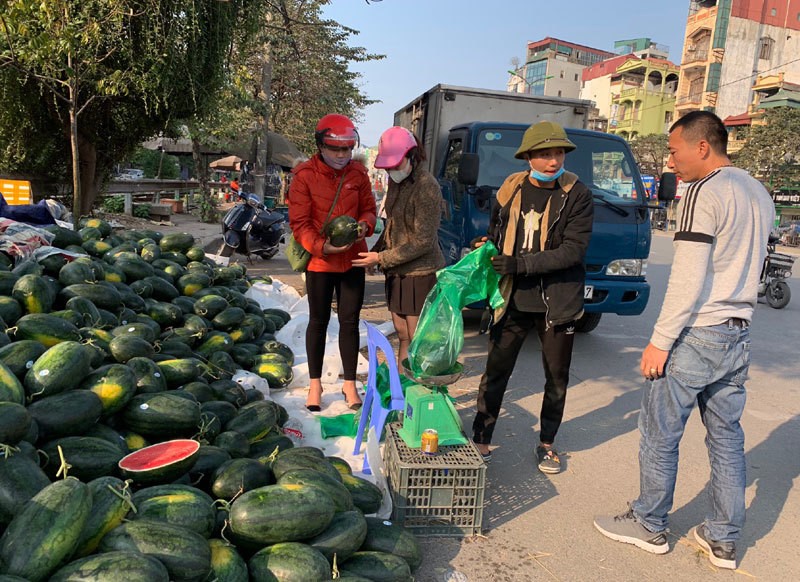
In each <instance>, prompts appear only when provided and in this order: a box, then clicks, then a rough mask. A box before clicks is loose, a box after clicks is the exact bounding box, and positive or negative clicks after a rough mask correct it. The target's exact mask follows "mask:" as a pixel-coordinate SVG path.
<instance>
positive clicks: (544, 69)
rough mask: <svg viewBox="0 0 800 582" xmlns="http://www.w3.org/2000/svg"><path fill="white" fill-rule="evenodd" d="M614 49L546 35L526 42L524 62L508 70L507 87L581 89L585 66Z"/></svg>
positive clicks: (553, 92)
mask: <svg viewBox="0 0 800 582" xmlns="http://www.w3.org/2000/svg"><path fill="white" fill-rule="evenodd" d="M613 56H614V53H611V52H608V51H603V50H600V49H595V48H591V47H587V46H584V45H580V44H576V43H572V42H567V41H563V40H559V39H557V38H551V37H547V38H544V39H542V40H539V41H536V42H530V43H528V47H527V51H526V57H525V64H524V65H522V66H520V67H518V68H517V70H516V71H509V73H510V75H509V80H508V84H507V86H506V88H507V90H508V91H513V92H517V93H529V94H531V95H547V96H548V97H569V98H572V99H577V98H578V96H579V95H580V92H581V85H582V74H583V70H584V69H585V68H586V67H589V66H591V65H593V64H595V63H598V62H600V61H603V60H606V59H609V58H611V57H613Z"/></svg>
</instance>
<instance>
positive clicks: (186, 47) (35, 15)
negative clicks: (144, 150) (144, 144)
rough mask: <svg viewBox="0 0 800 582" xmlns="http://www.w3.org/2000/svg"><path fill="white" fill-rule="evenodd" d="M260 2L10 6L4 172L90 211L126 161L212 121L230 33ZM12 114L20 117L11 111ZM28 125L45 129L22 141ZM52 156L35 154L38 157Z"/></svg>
mask: <svg viewBox="0 0 800 582" xmlns="http://www.w3.org/2000/svg"><path fill="white" fill-rule="evenodd" d="M259 4H260V3H259V2H256V1H255V0H231V1H228V2H220V1H218V0H194V1H190V0H83V1H82V2H72V1H70V0H39V1H38V2H30V1H28V0H10V1H8V2H7V3H6V8H5V10H4V12H3V13H2V15H0V71H2V74H0V83H2V85H0V93H2V94H10V95H14V96H17V97H20V96H24V98H25V100H26V102H25V103H24V104H23V105H15V104H9V103H8V101H7V100H4V102H3V103H0V141H1V142H4V143H7V144H9V145H8V146H7V147H6V150H5V152H4V155H3V157H2V158H0V162H3V163H4V164H5V166H4V168H5V169H6V170H13V171H18V172H31V171H33V172H36V173H39V174H44V175H46V176H48V177H49V178H50V179H52V180H53V181H62V180H63V179H64V178H66V176H65V175H64V174H63V173H62V171H63V170H64V169H65V168H66V167H67V166H66V165H65V164H57V163H52V162H53V161H54V160H58V159H63V156H64V154H65V153H66V152H70V154H71V164H70V165H71V170H72V189H73V211H74V214H75V217H76V220H77V218H78V217H79V216H80V215H81V214H84V213H88V212H89V211H90V210H91V207H92V204H93V202H94V199H95V197H96V195H97V192H98V189H99V187H100V186H101V185H102V183H103V182H104V181H105V180H106V179H107V178H108V176H109V175H110V172H111V169H112V167H113V165H114V164H115V163H116V162H117V160H119V159H121V158H123V157H125V156H126V155H128V154H130V153H131V152H132V151H133V150H134V149H135V147H136V146H137V145H138V144H139V143H140V142H141V141H143V140H144V139H146V138H149V137H151V136H153V135H155V134H157V133H158V132H161V131H170V130H171V129H172V128H173V127H174V125H175V124H176V123H177V121H178V120H180V119H185V118H188V117H190V116H191V115H193V114H195V113H196V112H198V111H199V112H202V111H204V108H205V107H206V105H207V103H208V102H209V101H210V98H211V96H213V95H214V93H215V91H216V90H217V89H218V88H219V86H220V85H221V83H222V82H223V79H224V71H225V67H226V63H227V58H228V55H229V51H230V48H231V44H232V41H231V39H232V38H233V36H234V35H233V34H232V32H231V31H234V30H238V29H239V28H240V27H239V24H240V21H242V20H244V19H245V17H246V16H247V15H248V14H249V13H250V12H251V11H255V10H257V7H258V5H259ZM9 109H12V111H9ZM19 113H24V114H26V115H28V116H29V117H27V118H26V119H24V120H23V121H22V123H21V124H20V125H26V126H27V127H28V128H31V129H34V128H35V129H37V130H39V131H40V132H42V133H39V134H38V135H37V136H31V135H28V134H21V133H20V132H19V125H17V126H15V125H14V119H15V114H19ZM36 145H40V146H44V147H43V153H42V154H41V155H37V154H34V153H32V152H33V151H34V149H33V146H36Z"/></svg>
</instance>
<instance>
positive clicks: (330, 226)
mask: <svg viewBox="0 0 800 582" xmlns="http://www.w3.org/2000/svg"><path fill="white" fill-rule="evenodd" d="M360 230H361V227H360V226H359V225H358V222H357V221H356V219H355V218H353V217H352V216H347V215H346V214H343V215H342V216H337V217H336V218H334V219H333V220H331V221H329V222H328V223H327V224H326V225H325V229H324V231H325V236H327V237H328V240H329V241H330V243H331V244H332V245H333V246H335V247H346V246H347V245H351V244H353V243H354V242H356V239H357V238H358V234H359V231H360Z"/></svg>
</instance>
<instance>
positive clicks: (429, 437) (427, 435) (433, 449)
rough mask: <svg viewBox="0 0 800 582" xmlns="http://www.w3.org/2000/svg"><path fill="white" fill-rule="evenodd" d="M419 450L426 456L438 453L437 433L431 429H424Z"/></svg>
mask: <svg viewBox="0 0 800 582" xmlns="http://www.w3.org/2000/svg"><path fill="white" fill-rule="evenodd" d="M420 440H421V445H420V446H421V448H422V452H423V453H424V454H426V455H435V454H436V453H438V452H439V433H438V432H436V430H434V429H432V428H428V429H425V431H423V433H422V438H421V439H420Z"/></svg>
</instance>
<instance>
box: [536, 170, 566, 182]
mask: <svg viewBox="0 0 800 582" xmlns="http://www.w3.org/2000/svg"><path fill="white" fill-rule="evenodd" d="M563 173H564V166H561V167H560V168H559V169H558V172H556V173H555V174H552V175H551V174H542V173H541V172H539V171H537V170H531V178H533V179H534V180H536V181H538V182H552V181H553V180H558V178H560V177H561V174H563Z"/></svg>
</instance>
